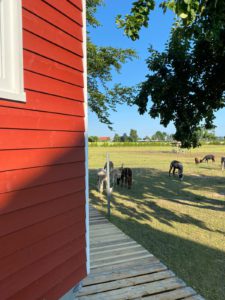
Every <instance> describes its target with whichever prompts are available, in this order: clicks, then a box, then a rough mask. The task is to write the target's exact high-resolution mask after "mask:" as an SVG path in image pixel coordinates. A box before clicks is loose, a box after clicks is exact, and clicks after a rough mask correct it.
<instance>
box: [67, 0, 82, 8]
mask: <svg viewBox="0 0 225 300" xmlns="http://www.w3.org/2000/svg"><path fill="white" fill-rule="evenodd" d="M69 2H70V3H72V4H73V5H75V6H76V7H78V8H79V9H80V10H82V9H83V7H82V0H69Z"/></svg>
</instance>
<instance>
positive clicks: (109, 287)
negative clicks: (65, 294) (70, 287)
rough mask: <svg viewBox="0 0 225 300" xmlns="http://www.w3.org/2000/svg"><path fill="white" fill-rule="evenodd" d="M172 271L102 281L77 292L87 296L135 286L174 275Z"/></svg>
mask: <svg viewBox="0 0 225 300" xmlns="http://www.w3.org/2000/svg"><path fill="white" fill-rule="evenodd" d="M174 276H175V275H174V273H172V272H171V271H162V272H157V273H153V274H146V275H140V276H136V277H132V278H126V279H121V280H115V281H111V282H108V283H102V284H98V285H94V286H93V285H91V286H85V287H83V289H82V290H81V291H80V292H79V297H81V296H87V295H92V294H96V293H101V292H106V291H110V292H111V291H113V290H116V289H121V288H127V287H131V286H136V285H140V284H145V283H149V282H153V281H157V280H162V279H167V278H171V277H174Z"/></svg>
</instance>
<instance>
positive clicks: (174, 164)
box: [169, 160, 184, 180]
mask: <svg viewBox="0 0 225 300" xmlns="http://www.w3.org/2000/svg"><path fill="white" fill-rule="evenodd" d="M176 170H177V171H178V177H179V179H180V180H183V177H184V175H183V165H182V163H181V162H179V161H178V160H173V161H171V163H170V169H169V176H170V174H171V172H172V173H173V175H175V172H176Z"/></svg>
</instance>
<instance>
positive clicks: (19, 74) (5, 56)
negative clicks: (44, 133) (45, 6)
mask: <svg viewBox="0 0 225 300" xmlns="http://www.w3.org/2000/svg"><path fill="white" fill-rule="evenodd" d="M0 98H1V99H2V98H4V99H8V100H14V101H23V102H25V93H24V86H23V50H22V5H21V0H0Z"/></svg>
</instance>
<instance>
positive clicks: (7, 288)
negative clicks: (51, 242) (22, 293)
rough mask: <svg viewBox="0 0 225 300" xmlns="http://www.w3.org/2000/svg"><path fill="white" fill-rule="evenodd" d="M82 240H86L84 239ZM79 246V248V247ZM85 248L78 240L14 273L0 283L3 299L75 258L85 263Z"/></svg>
mask: <svg viewBox="0 0 225 300" xmlns="http://www.w3.org/2000/svg"><path fill="white" fill-rule="evenodd" d="M82 240H85V239H84V238H83V239H82ZM78 245H79V247H78ZM84 250H85V248H84V245H83V244H81V241H79V244H78V243H77V240H76V239H75V240H74V241H72V242H70V243H68V244H67V245H66V246H63V247H61V248H60V249H57V250H56V251H54V252H52V253H51V254H50V255H47V256H45V257H43V258H41V259H40V260H37V261H36V262H35V263H33V264H32V265H28V266H27V267H25V268H23V269H22V270H20V272H17V273H14V274H13V275H12V276H10V277H8V278H6V279H4V280H2V281H1V282H0V290H1V298H2V299H8V298H10V297H11V296H13V295H15V294H16V293H17V292H18V290H21V289H23V288H25V287H27V286H28V285H30V284H32V283H33V282H34V281H35V280H38V279H39V278H41V277H42V276H44V275H46V274H47V273H49V272H50V271H51V270H52V269H53V268H54V267H57V266H60V265H61V264H63V263H64V262H66V261H67V260H68V259H70V258H72V257H73V256H76V255H77V256H78V257H80V258H82V259H81V261H83V262H85V251H84Z"/></svg>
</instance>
